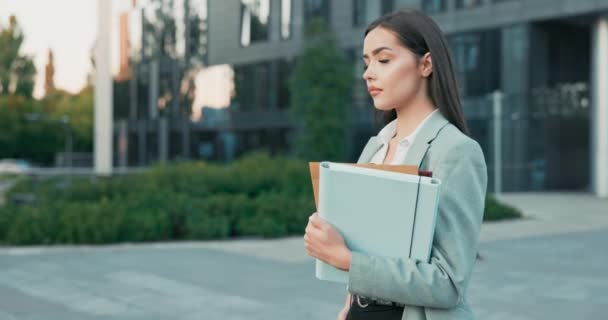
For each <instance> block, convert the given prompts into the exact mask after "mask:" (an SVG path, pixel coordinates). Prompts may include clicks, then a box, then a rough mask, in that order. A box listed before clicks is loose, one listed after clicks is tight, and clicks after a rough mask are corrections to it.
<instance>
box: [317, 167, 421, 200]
mask: <svg viewBox="0 0 608 320" xmlns="http://www.w3.org/2000/svg"><path fill="white" fill-rule="evenodd" d="M319 164H320V162H309V163H308V166H309V167H310V178H311V179H312V191H313V192H314V194H315V207H316V208H317V210H318V208H319ZM349 164H350V165H353V166H357V167H363V168H370V169H379V170H385V171H392V172H401V173H407V174H415V175H418V174H419V173H418V167H416V166H411V165H388V164H373V163H361V164H356V163H349ZM421 175H422V174H421Z"/></svg>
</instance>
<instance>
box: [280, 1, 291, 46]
mask: <svg viewBox="0 0 608 320" xmlns="http://www.w3.org/2000/svg"><path fill="white" fill-rule="evenodd" d="M291 4H292V0H281V39H283V40H285V39H289V38H291Z"/></svg>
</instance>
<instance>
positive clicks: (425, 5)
mask: <svg viewBox="0 0 608 320" xmlns="http://www.w3.org/2000/svg"><path fill="white" fill-rule="evenodd" d="M445 2H446V0H422V11H424V12H426V13H427V14H436V13H441V12H444V11H445V9H446V7H445Z"/></svg>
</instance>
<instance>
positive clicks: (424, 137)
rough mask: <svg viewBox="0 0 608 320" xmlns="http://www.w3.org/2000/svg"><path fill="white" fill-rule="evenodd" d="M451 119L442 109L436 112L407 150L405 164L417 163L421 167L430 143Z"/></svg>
mask: <svg viewBox="0 0 608 320" xmlns="http://www.w3.org/2000/svg"><path fill="white" fill-rule="evenodd" d="M448 123H449V121H448V120H447V119H446V118H445V117H444V116H443V115H442V114H441V111H437V112H435V113H434V114H433V115H431V117H430V118H429V119H428V121H427V122H426V123H425V124H424V125H423V127H422V128H420V131H419V132H418V135H416V139H415V140H414V144H412V146H411V147H410V150H409V151H408V152H407V155H406V156H405V159H404V160H403V164H407V165H415V166H417V167H418V168H420V165H421V164H422V159H423V158H424V155H425V154H426V151H427V149H428V148H429V147H430V143H431V142H432V141H433V140H434V139H435V137H437V134H438V133H439V131H441V129H443V127H445V126H446V125H447V124H448Z"/></svg>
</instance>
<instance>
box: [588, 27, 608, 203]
mask: <svg viewBox="0 0 608 320" xmlns="http://www.w3.org/2000/svg"><path fill="white" fill-rule="evenodd" d="M592 33H593V34H592V44H591V46H592V47H591V54H592V60H591V61H592V64H591V87H592V91H591V95H592V98H591V101H592V107H591V108H592V109H591V116H590V117H589V118H590V121H591V183H592V184H591V185H592V190H593V193H594V194H595V195H597V196H598V197H604V198H605V197H608V17H602V18H600V19H598V20H597V21H596V22H595V23H594V24H593V26H592Z"/></svg>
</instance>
